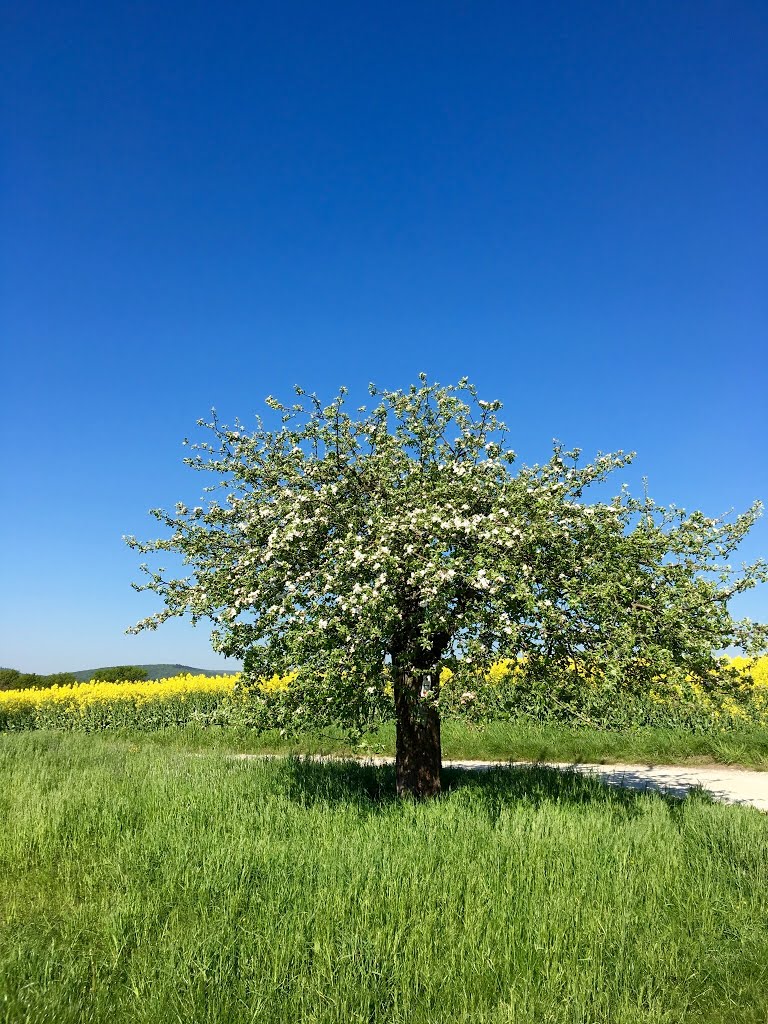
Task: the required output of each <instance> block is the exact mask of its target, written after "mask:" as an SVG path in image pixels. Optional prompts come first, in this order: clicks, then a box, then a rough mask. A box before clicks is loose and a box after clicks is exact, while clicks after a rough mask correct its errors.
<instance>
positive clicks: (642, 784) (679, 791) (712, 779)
mask: <svg viewBox="0 0 768 1024" xmlns="http://www.w3.org/2000/svg"><path fill="white" fill-rule="evenodd" d="M232 756H233V757H236V758H243V759H248V758H260V757H263V756H264V755H263V754H233V755H232ZM318 760H338V759H337V758H333V757H322V758H318ZM356 760H362V761H363V763H365V764H393V763H394V758H393V757H370V758H363V759H356ZM530 764H531V762H530V761H443V767H444V768H467V769H469V770H471V771H487V770H488V769H490V768H504V767H510V768H514V767H517V766H525V765H530ZM544 764H545V766H546V767H549V768H558V769H561V770H563V771H575V772H580V773H581V774H593V775H596V776H598V778H600V779H602V781H603V782H605V783H606V784H607V785H609V786H627V787H628V788H630V789H639V790H657V791H659V792H664V793H670V794H672V795H673V796H685V795H686V793H687V792H688V791H689V790H690V789H693V788H695V787H697V786H700V787H701V788H702V789H704V790H706V791H707V792H708V793H711V794H712V796H713V797H714V798H715V800H719V801H721V802H722V803H726V804H742V805H745V806H749V807H756V808H757V809H758V810H759V811H764V812H765V813H768V772H755V771H748V770H746V769H743V768H727V767H725V766H710V767H707V768H697V767H693V766H691V767H683V766H681V767H675V766H670V765H664V766H659V767H656V766H650V765H642V764H568V763H567V762H544Z"/></svg>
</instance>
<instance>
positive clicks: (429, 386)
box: [127, 374, 767, 794]
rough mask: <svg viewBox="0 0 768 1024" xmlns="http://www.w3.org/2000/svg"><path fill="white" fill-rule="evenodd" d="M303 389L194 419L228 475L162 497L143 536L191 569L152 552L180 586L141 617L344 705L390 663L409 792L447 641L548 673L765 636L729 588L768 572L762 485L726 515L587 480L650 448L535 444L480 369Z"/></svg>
mask: <svg viewBox="0 0 768 1024" xmlns="http://www.w3.org/2000/svg"><path fill="white" fill-rule="evenodd" d="M295 390H296V398H297V401H295V402H293V403H292V404H290V405H286V404H283V403H281V402H279V401H278V400H277V399H275V398H272V397H270V398H268V399H267V405H268V407H269V409H270V410H271V414H270V415H271V417H272V419H273V423H272V424H270V425H267V424H266V423H265V422H264V421H263V420H262V418H261V417H257V418H256V427H255V429H254V430H251V431H247V430H246V429H245V428H244V427H243V425H242V424H241V423H240V422H239V421H237V422H235V424H234V426H231V427H230V426H226V425H224V424H222V423H220V422H219V420H218V418H217V417H216V416H215V414H214V416H213V418H212V419H211V420H210V421H208V422H206V421H203V420H201V421H199V425H200V426H202V427H205V428H207V429H208V430H209V431H210V433H211V434H212V435H213V438H212V440H207V441H203V442H200V443H197V444H193V445H192V446H191V450H192V454H191V455H190V457H188V458H187V459H186V460H185V462H186V463H187V464H188V465H189V466H190V467H191V468H193V469H195V470H199V471H203V472H205V473H209V474H212V475H213V476H214V477H215V478H216V483H215V484H213V485H212V486H211V487H209V488H206V493H207V494H209V495H210V494H213V495H214V496H212V497H208V498H207V499H206V503H205V506H196V507H194V508H189V507H187V506H186V505H184V504H178V505H177V506H176V509H175V511H174V512H173V513H170V512H167V511H164V510H163V509H154V510H152V515H153V516H154V517H155V518H156V519H157V520H158V521H159V522H160V523H161V524H162V525H163V526H164V527H165V528H166V531H167V532H166V534H165V536H163V537H161V538H159V539H155V540H150V541H138V540H136V539H135V538H134V537H129V538H127V541H128V543H129V544H130V545H131V546H132V547H134V548H136V549H137V550H139V551H141V552H144V553H149V554H158V553H162V552H173V553H176V554H180V555H181V556H182V558H183V561H184V563H186V564H187V565H189V566H190V567H191V572H190V574H189V575H186V576H180V577H174V576H169V575H167V574H166V573H165V571H164V570H162V569H154V568H151V567H149V566H148V565H144V566H142V569H143V570H144V571H145V573H146V575H147V581H146V582H145V583H144V584H143V585H141V586H139V585H136V587H137V589H139V590H150V591H153V592H155V593H156V594H157V595H159V596H160V597H161V598H162V600H163V603H164V607H163V608H162V609H161V610H159V611H158V612H156V613H154V614H153V615H150V616H149V617H148V618H146V619H144V620H143V621H142V622H140V623H138V624H137V626H135V627H133V630H134V631H138V630H140V629H145V628H150V629H153V628H156V627H157V626H158V625H159V624H160V623H162V622H163V621H165V620H166V619H168V618H169V617H171V616H177V615H184V614H189V615H191V617H192V619H193V621H198V620H200V619H202V618H210V619H212V620H213V621H214V623H215V629H214V632H213V635H212V641H213V645H214V647H215V648H216V649H217V650H219V651H221V652H222V653H224V654H226V655H229V656H234V657H240V658H243V659H244V662H245V668H246V675H248V676H250V677H252V678H256V677H258V676H261V675H272V674H273V673H275V672H289V671H293V672H296V673H297V674H298V676H299V677H300V678H303V679H306V680H309V681H313V680H314V681H315V683H316V685H317V690H318V693H322V699H323V701H324V702H325V703H326V704H329V705H331V707H332V708H333V710H334V713H336V714H337V715H338V717H339V718H343V717H344V715H345V714H347V713H349V712H350V709H352V708H354V707H359V705H360V704H361V703H362V704H364V703H365V701H366V699H368V697H370V696H371V695H373V694H375V693H376V692H377V691H378V689H379V687H380V683H381V678H382V673H383V671H384V666H385V665H386V666H387V671H388V672H389V673H390V675H391V677H392V679H393V683H394V696H395V707H396V720H397V727H398V784H399V788H400V789H401V791H402V792H413V793H416V794H425V793H430V792H435V791H437V789H439V760H440V753H439V701H438V699H437V674H438V672H439V668H440V665H441V661H442V660H443V659H444V658H446V657H447V656H449V655H450V656H451V657H453V658H459V659H463V660H466V661H469V662H471V663H487V662H488V661H489V660H490V659H493V658H499V657H508V658H518V657H521V656H525V657H526V659H527V663H528V666H529V671H534V672H535V671H540V672H541V673H547V672H553V671H558V670H559V669H561V668H563V667H564V666H565V665H566V664H567V663H568V662H570V661H572V660H574V659H575V660H578V661H579V662H581V663H583V664H585V665H587V666H591V667H596V668H599V669H600V670H601V671H602V672H604V673H605V674H606V675H607V676H608V677H609V678H614V679H620V678H621V677H622V676H623V675H626V674H627V673H630V672H631V673H633V674H634V676H635V677H637V675H638V674H640V675H642V674H643V673H645V674H647V675H648V676H649V677H650V676H652V675H653V674H657V673H660V672H664V671H666V670H668V669H669V668H671V667H673V666H676V665H680V664H685V665H687V666H689V667H690V668H691V670H692V671H699V672H704V671H706V670H707V669H708V668H710V667H711V666H712V664H713V655H714V653H715V652H716V651H717V650H719V649H723V648H725V647H728V646H730V645H734V644H735V645H738V646H741V647H743V648H744V649H746V650H759V649H763V648H764V647H765V644H766V629H765V627H763V626H759V625H756V624H754V623H751V622H749V621H746V620H745V621H737V620H735V619H734V618H733V617H732V616H731V614H730V611H729V608H728V602H729V600H730V599H731V598H732V597H733V596H734V595H735V594H738V593H740V592H742V591H744V590H747V589H748V588H750V587H753V586H755V585H756V584H757V583H758V582H760V581H763V580H765V579H766V578H767V573H766V566H765V563H764V562H763V561H758V562H756V563H754V564H752V565H748V566H743V567H741V568H740V569H738V570H735V569H734V567H733V566H732V564H731V562H730V559H731V557H732V555H733V554H734V552H735V550H736V548H737V547H738V545H739V543H740V541H741V540H742V539H743V537H744V536H745V535H746V533H747V532H748V531H749V529H750V527H751V526H752V524H753V523H754V521H755V519H756V518H757V516H758V515H759V514H760V511H761V506H760V504H759V503H755V504H754V505H753V506H752V507H751V508H749V509H748V510H747V511H746V512H744V513H742V514H740V515H737V516H735V517H719V518H712V517H709V516H706V515H704V514H703V513H702V512H698V511H697V512H691V513H688V512H686V511H685V510H683V509H680V508H676V507H674V506H672V507H664V506H661V505H658V504H657V503H656V502H654V501H653V500H652V499H651V498H650V497H648V496H647V495H644V496H642V497H639V498H637V497H633V496H632V495H631V494H630V493H629V491H628V489H627V487H626V486H624V487H622V488H621V489H620V490H619V493H617V494H616V496H615V497H613V498H611V499H610V500H607V501H606V500H602V501H593V502H588V501H586V500H585V498H584V495H585V492H586V491H587V489H588V488H589V487H590V486H591V485H595V484H602V483H603V482H604V481H605V480H606V478H607V477H608V476H609V475H610V474H612V473H613V472H615V471H617V470H621V469H622V468H624V467H626V466H627V465H629V463H630V462H631V460H632V458H633V455H632V454H628V453H624V452H621V451H619V452H615V453H612V454H598V455H597V456H596V457H595V458H594V459H593V460H592V461H591V462H582V460H581V452H580V451H579V450H578V449H574V450H566V449H565V448H564V447H563V446H562V445H561V444H559V443H555V445H554V450H553V453H552V456H551V458H550V459H549V461H547V462H546V463H544V464H542V465H532V466H527V465H521V466H518V464H517V455H516V453H515V452H514V451H513V450H512V449H511V448H510V446H509V434H508V430H507V427H506V426H505V424H504V423H503V422H502V421H501V420H500V419H499V416H498V413H499V411H500V409H501V403H499V402H498V401H491V402H488V401H483V400H481V399H479V397H478V393H477V390H476V388H475V387H474V386H473V385H472V384H470V383H469V381H468V380H467V379H462V380H461V381H459V383H458V384H456V385H453V386H447V387H444V386H441V385H439V384H436V383H430V382H429V381H428V380H427V378H426V376H425V375H423V374H422V375H421V376H420V381H419V383H418V384H415V385H413V386H411V387H410V388H409V389H408V390H405V391H403V390H399V391H386V390H379V389H378V388H377V387H375V386H374V385H370V387H369V392H370V395H371V398H372V399H373V407H372V408H370V409H368V408H367V407H365V406H363V407H360V408H358V409H357V410H356V412H355V413H354V414H350V412H349V411H348V409H347V405H348V400H347V391H346V389H344V388H342V389H341V390H340V392H339V394H338V395H337V397H336V398H335V399H334V400H333V401H331V402H330V404H327V405H326V404H323V403H322V402H321V401H320V399H319V398H318V397H317V396H316V395H315V394H307V393H306V392H305V391H304V390H303V389H301V388H296V389H295ZM185 443H186V444H188V443H189V442H185ZM220 489H223V491H224V496H222V497H216V496H215V492H216V491H218V490H220ZM321 681H322V682H321ZM401 748H402V749H401Z"/></svg>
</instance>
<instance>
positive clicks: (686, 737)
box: [113, 721, 768, 771]
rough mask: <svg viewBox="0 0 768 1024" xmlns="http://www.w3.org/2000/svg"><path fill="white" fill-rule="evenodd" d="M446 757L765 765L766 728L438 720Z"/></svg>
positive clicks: (385, 740)
mask: <svg viewBox="0 0 768 1024" xmlns="http://www.w3.org/2000/svg"><path fill="white" fill-rule="evenodd" d="M442 733H443V757H444V759H445V760H451V759H455V760H466V759H471V758H475V759H478V760H491V761H496V760H498V761H508V760H513V761H568V762H574V761H579V762H582V763H597V764H600V763H606V764H608V763H616V762H621V761H628V762H630V763H634V764H710V763H713V764H728V765H740V766H742V767H745V768H752V769H758V770H763V771H765V770H768V729H761V728H757V727H753V728H744V729H743V730H741V731H739V732H730V733H727V732H723V733H715V734H706V733H698V734H697V733H692V732H690V731H689V730H687V729H658V728H641V729H625V730H617V731H600V730H597V729H591V728H588V727H575V728H574V727H569V726H566V725H556V724H548V725H540V724H535V723H531V722H524V721H521V722H491V723H489V724H487V725H483V726H482V727H479V726H472V725H469V724H467V723H464V722H455V721H453V722H452V721H448V722H444V723H443V727H442ZM113 735H114V736H115V739H116V740H120V741H122V742H128V743H131V742H133V743H137V744H139V745H141V746H158V747H161V748H163V749H166V750H178V751H198V752H201V751H211V752H212V751H218V752H220V753H254V754H350V755H354V756H360V755H365V754H366V753H374V754H394V752H395V733H394V727H393V726H392V725H385V726H384V727H382V728H381V729H380V730H379V731H378V732H377V733H375V734H373V735H370V736H367V737H366V738H365V740H364V741H363V743H362V744H357V743H350V742H349V741H348V740H345V739H344V737H343V736H342V735H341V734H340V733H334V732H332V731H327V732H325V733H315V734H311V733H309V734H306V735H301V736H295V737H292V738H285V737H282V736H280V735H279V734H278V733H276V732H275V733H265V734H261V735H259V734H258V733H255V732H253V731H252V730H250V729H245V728H242V729H241V728H235V727H233V726H227V727H223V728H219V727H210V728H203V727H200V726H195V725H190V726H185V727H177V728H168V729H160V730H157V731H155V732H143V731H138V730H137V731H132V730H128V729H121V730H115V732H114V734H113Z"/></svg>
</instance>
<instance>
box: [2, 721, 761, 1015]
mask: <svg viewBox="0 0 768 1024" xmlns="http://www.w3.org/2000/svg"><path fill="white" fill-rule="evenodd" d="M134 746H135V748H136V749H131V744H129V743H128V742H126V741H125V740H124V741H123V742H115V741H108V740H107V739H105V738H104V737H101V736H91V735H83V734H71V733H70V734H46V733H27V734H19V735H6V736H3V737H0V771H1V772H2V779H3V786H2V787H1V788H0V820H2V821H3V823H4V827H3V828H2V829H1V830H0V922H1V928H0V1020H2V1021H4V1022H6V1024H11V1022H13V1024H16V1022H28V1024H48V1022H50V1024H54V1022H55V1024H84V1022H94V1024H95V1022H101V1021H104V1022H107V1021H108V1022H110V1024H120V1022H129V1021H130V1022H140V1024H141V1022H146V1024H150V1022H151V1024H160V1022H166V1021H168V1022H182V1021H183V1022H192V1021H194V1022H195V1024H202V1022H211V1024H212V1022H232V1024H234V1022H238V1024H239V1022H254V1024H255V1022H259V1024H262V1022H264V1024H271V1022H286V1024H288V1022H290V1024H295V1022H299V1021H301V1022H304V1021H306V1022H317V1024H320V1022H322V1024H326V1022H328V1024H330V1022H334V1024H335V1022H339V1024H341V1022H344V1024H350V1022H366V1024H378V1022H382V1024H383V1022H387V1024H397V1022H403V1024H404V1022H408V1024H427V1022H429V1024H438V1022H439V1024H454V1022H472V1024H478V1022H479V1024H501V1022H514V1024H529V1022H531V1024H533V1022H536V1024H542V1022H546V1024H587V1022H595V1024H639V1022H644V1024H645V1022H648V1024H650V1022H653V1024H679V1022H681V1021H692V1022H694V1021H695V1022H710V1024H714V1022H721V1021H722V1022H729V1024H732V1022H734V1021H739V1022H741V1024H757V1022H761V1024H764V1022H765V1020H766V1015H767V1014H768V820H767V819H766V818H765V817H763V816H761V815H760V814H758V813H757V812H754V811H749V810H744V809H736V808H725V807H721V806H717V805H712V804H710V803H709V802H707V801H705V800H704V799H702V798H695V797H694V798H689V799H688V800H687V801H685V802H684V803H677V802H675V801H672V800H667V799H664V798H662V797H659V796H654V795H640V794H634V793H630V792H625V791H615V790H610V789H607V788H604V787H602V786H601V785H600V784H599V783H598V782H596V781H594V780H591V779H586V778H580V777H571V776H569V775H565V776H562V775H560V774H558V773H553V772H549V771H547V770H543V769H527V770H522V771H517V772H509V771H498V772H490V773H487V774H483V775H470V774H462V773H456V772H454V773H450V772H449V773H446V774H447V781H448V792H447V793H446V794H445V795H444V796H443V797H442V798H441V799H439V800H437V801H434V802H432V803H428V804H424V805H416V804H413V803H409V802H398V801H396V800H395V799H394V786H393V778H392V772H391V771H390V770H389V769H373V768H370V767H362V766H359V765H355V764H349V763H343V764H311V763H306V762H304V763H302V762H297V761H295V760H287V761H281V762H258V761H257V762H253V761H231V760H227V759H225V758H223V757H220V756H218V755H211V756H208V757H200V758H191V757H188V756H182V755H181V754H179V753H177V752H175V751H172V750H163V749H160V748H158V747H156V746H155V747H149V746H141V745H140V743H139V741H138V740H137V741H136V742H135V744H134Z"/></svg>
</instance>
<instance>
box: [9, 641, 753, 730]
mask: <svg viewBox="0 0 768 1024" xmlns="http://www.w3.org/2000/svg"><path fill="white" fill-rule="evenodd" d="M730 664H731V665H732V666H733V667H734V668H736V669H737V671H738V672H739V674H740V676H741V677H742V678H743V683H742V684H741V686H740V687H739V689H740V690H741V691H742V693H743V694H744V695H745V696H746V697H747V698H748V701H747V703H746V705H743V704H742V703H740V702H737V701H735V700H733V699H732V697H730V696H729V695H728V694H726V693H723V694H717V695H715V694H713V693H712V692H711V691H708V690H707V688H706V687H704V686H703V685H702V683H701V681H699V680H696V679H694V678H692V677H686V679H685V680H684V681H683V682H682V683H675V684H674V685H673V686H671V687H667V688H666V689H664V688H663V687H662V686H659V687H658V689H657V690H653V691H652V692H650V694H649V699H650V700H651V701H652V702H654V703H655V704H656V705H657V706H658V705H666V704H667V703H669V702H670V701H672V702H675V701H679V700H681V699H684V700H685V701H686V702H688V703H692V704H693V705H694V706H698V707H699V708H700V710H701V711H702V712H703V713H706V714H707V715H708V716H709V717H711V718H712V719H714V720H716V719H717V718H719V717H721V716H725V717H728V718H730V719H737V720H738V719H742V720H745V721H750V722H752V723H754V724H760V725H768V656H764V657H762V658H760V659H757V660H754V659H753V660H750V659H747V658H743V657H737V658H732V659H730ZM573 671H574V672H575V673H576V672H578V670H577V669H576V667H575V666H574V668H573ZM578 674H581V673H578ZM522 675H524V666H523V665H522V664H521V663H519V662H518V663H514V662H512V661H509V660H505V661H500V662H498V663H497V664H495V665H492V666H491V667H490V668H489V669H488V671H487V672H486V673H485V680H486V682H487V683H489V684H491V685H492V686H494V687H503V686H505V685H510V684H512V683H513V681H514V680H515V679H516V678H517V677H521V676H522ZM294 678H295V673H289V674H287V675H283V676H280V675H274V676H272V677H271V678H269V679H264V680H262V682H261V684H260V687H259V689H260V690H261V692H262V693H263V694H264V695H265V696H266V697H279V695H280V694H282V693H285V691H286V690H288V689H289V687H290V684H291V682H292V681H293V679H294ZM452 678H453V673H452V672H451V670H450V669H447V668H446V669H443V671H442V673H441V676H440V682H441V684H445V683H447V682H449V681H450V680H451V679H452ZM239 680H240V674H239V673H233V674H230V675H220V676H204V675H178V676H172V677H170V678H167V679H160V680H156V681H144V682H123V683H115V682H98V681H93V682H88V683H74V684H71V685H65V686H51V687H47V688H44V689H43V688H41V689H22V690H5V691H0V730H2V729H30V728H31V729H34V728H45V727H49V728H51V727H52V728H73V727H74V728H86V729H88V728H90V729H103V728H109V727H115V726H121V725H125V726H134V727H140V728H141V727H144V728H157V727H162V726H164V725H173V724H182V723H184V722H189V721H195V720H201V721H202V720H206V721H211V720H215V719H216V713H217V712H218V711H220V710H221V709H224V708H225V707H227V706H229V707H232V706H233V705H234V704H236V703H237V702H239V701H242V700H244V699H247V692H246V691H244V690H239V689H238V686H237V683H238V682H239ZM590 682H594V681H592V680H591V681H590ZM212 716H213V718H212ZM225 720H226V716H224V717H223V718H222V721H225Z"/></svg>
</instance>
